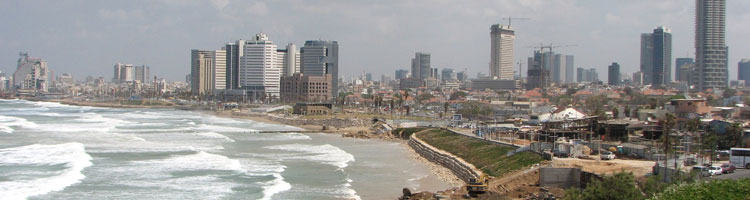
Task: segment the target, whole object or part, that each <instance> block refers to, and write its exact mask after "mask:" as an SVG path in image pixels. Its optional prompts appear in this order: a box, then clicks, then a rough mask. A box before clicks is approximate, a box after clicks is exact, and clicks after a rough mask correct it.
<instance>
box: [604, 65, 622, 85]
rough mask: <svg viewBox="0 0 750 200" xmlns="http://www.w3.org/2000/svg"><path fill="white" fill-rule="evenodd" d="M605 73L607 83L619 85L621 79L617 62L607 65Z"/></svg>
mask: <svg viewBox="0 0 750 200" xmlns="http://www.w3.org/2000/svg"><path fill="white" fill-rule="evenodd" d="M607 73H608V76H607V77H608V78H607V83H608V84H609V85H620V83H621V81H622V80H621V78H622V76H620V64H617V62H613V63H612V64H611V65H609V71H608V72H607Z"/></svg>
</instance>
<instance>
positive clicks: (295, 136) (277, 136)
mask: <svg viewBox="0 0 750 200" xmlns="http://www.w3.org/2000/svg"><path fill="white" fill-rule="evenodd" d="M240 138H242V140H252V141H284V140H312V138H310V136H308V135H305V134H301V133H268V134H265V133H264V134H248V135H242V136H240Z"/></svg>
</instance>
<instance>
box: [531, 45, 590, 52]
mask: <svg viewBox="0 0 750 200" xmlns="http://www.w3.org/2000/svg"><path fill="white" fill-rule="evenodd" d="M575 46H578V45H575V44H568V45H552V43H549V45H544V44H543V43H542V44H539V46H528V48H539V52H544V49H549V51H550V52H552V49H553V48H561V47H575Z"/></svg>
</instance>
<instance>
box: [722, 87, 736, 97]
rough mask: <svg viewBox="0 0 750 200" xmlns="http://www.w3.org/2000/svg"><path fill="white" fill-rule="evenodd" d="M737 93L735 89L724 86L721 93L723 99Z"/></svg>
mask: <svg viewBox="0 0 750 200" xmlns="http://www.w3.org/2000/svg"><path fill="white" fill-rule="evenodd" d="M736 94H737V90H735V89H732V88H724V93H722V94H721V95H722V96H724V98H725V99H728V98H732V97H733V96H734V95H736Z"/></svg>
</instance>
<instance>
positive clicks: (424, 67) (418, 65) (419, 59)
mask: <svg viewBox="0 0 750 200" xmlns="http://www.w3.org/2000/svg"><path fill="white" fill-rule="evenodd" d="M430 70H431V69H430V54H429V53H422V52H417V53H415V54H414V58H412V59H411V77H412V78H416V79H421V80H424V79H427V77H430V74H431V71H430Z"/></svg>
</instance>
